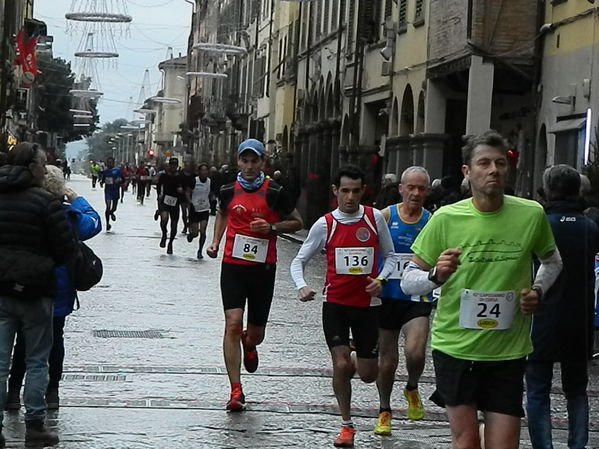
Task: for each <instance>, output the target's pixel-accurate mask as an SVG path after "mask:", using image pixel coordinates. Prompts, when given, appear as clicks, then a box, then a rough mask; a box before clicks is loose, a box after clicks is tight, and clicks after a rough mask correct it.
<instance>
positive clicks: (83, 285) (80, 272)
mask: <svg viewBox="0 0 599 449" xmlns="http://www.w3.org/2000/svg"><path fill="white" fill-rule="evenodd" d="M77 245H78V249H77V254H76V256H75V258H74V263H73V267H72V270H71V280H72V282H73V287H75V290H77V291H79V292H85V291H87V290H89V289H90V288H92V287H93V286H94V285H96V284H97V283H98V282H100V280H101V279H102V274H103V272H104V269H103V266H102V259H100V258H99V257H98V256H97V255H96V254H95V253H94V252H93V251H92V249H91V248H90V247H89V246H87V245H86V244H85V243H83V242H82V241H78V242H77Z"/></svg>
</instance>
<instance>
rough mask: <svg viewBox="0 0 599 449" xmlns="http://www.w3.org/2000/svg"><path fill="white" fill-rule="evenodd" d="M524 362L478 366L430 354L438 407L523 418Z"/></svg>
mask: <svg viewBox="0 0 599 449" xmlns="http://www.w3.org/2000/svg"><path fill="white" fill-rule="evenodd" d="M525 360H526V359H525V358H521V359H515V360H502V361H493V362H478V361H472V360H463V359H457V358H455V357H451V356H450V355H448V354H445V353H443V352H441V351H437V350H433V362H434V364H435V377H436V383H437V391H435V393H434V394H433V396H432V397H431V399H432V400H433V401H434V402H435V403H436V404H437V405H439V406H441V407H444V406H445V405H449V406H455V405H472V406H474V407H476V408H477V409H478V410H481V411H483V412H495V413H502V414H504V415H510V416H517V417H520V418H522V417H523V416H524V409H523V408H522V395H523V393H524V370H525Z"/></svg>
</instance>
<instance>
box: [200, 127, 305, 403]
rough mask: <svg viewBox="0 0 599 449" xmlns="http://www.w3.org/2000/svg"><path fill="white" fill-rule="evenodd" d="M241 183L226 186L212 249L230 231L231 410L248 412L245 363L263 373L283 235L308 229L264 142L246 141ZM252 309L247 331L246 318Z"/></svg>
mask: <svg viewBox="0 0 599 449" xmlns="http://www.w3.org/2000/svg"><path fill="white" fill-rule="evenodd" d="M237 155H238V156H237V165H238V167H239V170H240V172H239V174H238V175H237V180H236V181H235V182H233V183H231V184H227V185H224V186H223V187H222V188H221V190H220V194H219V211H218V213H217V215H216V221H215V224H214V237H213V240H212V244H211V245H210V247H209V248H208V250H207V251H206V253H207V254H208V256H210V257H213V258H214V257H216V256H217V254H218V249H219V246H220V242H221V239H222V237H223V234H224V233H225V230H226V232H227V233H226V237H225V250H224V257H223V263H222V269H221V277H220V286H221V294H222V300H223V306H224V310H225V334H224V337H223V340H224V341H223V348H224V357H225V365H226V367H227V374H228V375H229V381H230V383H231V397H230V399H229V402H228V403H227V410H230V411H240V410H244V409H245V396H244V394H243V389H242V386H241V375H240V363H241V346H243V364H244V366H245V369H246V370H247V371H248V372H249V373H253V372H254V371H256V369H257V368H258V352H257V351H256V346H257V345H259V344H260V343H262V341H263V340H264V331H265V328H266V323H267V321H268V314H269V312H270V305H271V302H272V296H273V290H274V282H275V271H276V261H277V245H276V243H277V234H278V233H284V232H294V231H297V230H299V229H301V228H302V219H301V217H300V215H299V213H298V211H297V210H296V209H295V207H294V204H293V203H292V202H291V201H290V200H289V197H288V195H287V194H286V193H285V192H284V191H283V189H282V188H281V186H279V185H278V184H276V183H275V182H273V181H272V180H271V179H269V178H267V177H265V176H264V172H263V171H262V170H263V168H264V162H265V156H266V152H265V150H264V145H263V144H262V142H260V141H258V140H255V139H248V140H245V141H243V142H242V143H241V144H240V145H239V147H238V149H237ZM246 299H247V307H248V318H247V329H246V330H245V331H243V314H244V309H245V305H246Z"/></svg>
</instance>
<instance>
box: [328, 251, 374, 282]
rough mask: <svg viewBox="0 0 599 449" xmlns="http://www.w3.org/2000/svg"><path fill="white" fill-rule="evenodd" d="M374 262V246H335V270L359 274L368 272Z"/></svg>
mask: <svg viewBox="0 0 599 449" xmlns="http://www.w3.org/2000/svg"><path fill="white" fill-rule="evenodd" d="M373 264H374V248H372V247H364V248H362V247H357V248H335V272H336V273H337V274H349V275H354V276H360V275H365V274H370V273H371V272H372V266H373Z"/></svg>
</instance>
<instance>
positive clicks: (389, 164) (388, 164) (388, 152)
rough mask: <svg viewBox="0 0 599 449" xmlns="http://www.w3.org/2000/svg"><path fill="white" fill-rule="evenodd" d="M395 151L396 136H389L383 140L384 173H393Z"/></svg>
mask: <svg viewBox="0 0 599 449" xmlns="http://www.w3.org/2000/svg"><path fill="white" fill-rule="evenodd" d="M397 151H398V148H397V137H389V138H388V139H387V141H386V142H385V169H384V172H385V173H395V170H396V169H397V168H396V167H397ZM396 174H397V173H396Z"/></svg>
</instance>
